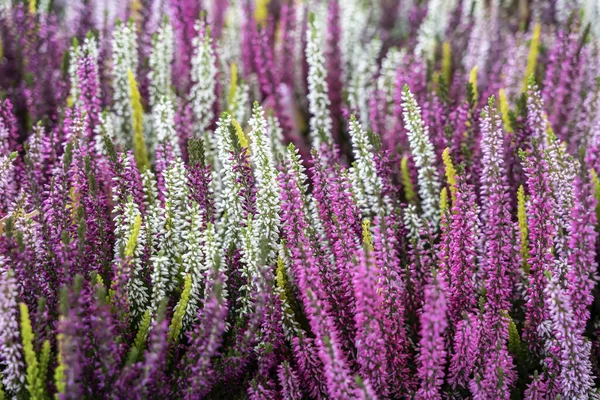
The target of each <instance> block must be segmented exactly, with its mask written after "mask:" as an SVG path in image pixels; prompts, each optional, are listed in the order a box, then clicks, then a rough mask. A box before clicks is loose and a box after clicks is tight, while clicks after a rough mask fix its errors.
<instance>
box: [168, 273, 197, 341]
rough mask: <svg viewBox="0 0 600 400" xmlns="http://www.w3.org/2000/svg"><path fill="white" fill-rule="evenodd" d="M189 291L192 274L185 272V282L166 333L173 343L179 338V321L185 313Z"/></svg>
mask: <svg viewBox="0 0 600 400" xmlns="http://www.w3.org/2000/svg"><path fill="white" fill-rule="evenodd" d="M191 292H192V276H191V275H190V274H187V275H186V276H185V283H184V287H183V292H182V293H181V298H180V299H179V303H178V304H177V309H176V310H175V313H174V314H173V319H172V320H171V325H170V326H169V333H168V335H167V339H168V341H169V342H171V343H174V342H175V341H176V340H177V339H178V338H179V334H180V333H181V322H182V321H183V316H184V315H185V309H186V307H187V304H188V302H189V301H190V293H191Z"/></svg>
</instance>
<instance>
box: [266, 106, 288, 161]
mask: <svg viewBox="0 0 600 400" xmlns="http://www.w3.org/2000/svg"><path fill="white" fill-rule="evenodd" d="M267 126H268V128H269V139H270V140H271V151H272V153H273V157H274V159H275V161H278V160H283V157H284V155H285V153H286V149H285V145H284V144H283V129H281V125H280V124H279V120H278V119H277V117H276V116H275V115H273V113H269V115H268V116H267Z"/></svg>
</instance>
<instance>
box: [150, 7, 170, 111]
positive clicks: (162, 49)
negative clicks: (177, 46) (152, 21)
mask: <svg viewBox="0 0 600 400" xmlns="http://www.w3.org/2000/svg"><path fill="white" fill-rule="evenodd" d="M174 40H175V39H174V34H173V27H172V26H171V24H170V23H169V21H168V20H167V18H166V17H165V19H164V20H163V22H162V24H161V25H160V27H159V29H158V32H157V33H156V35H155V36H154V39H153V43H152V51H151V52H150V59H149V60H148V62H149V64H150V72H149V73H148V78H149V80H150V85H149V87H148V92H149V94H150V107H152V109H154V106H155V105H157V104H158V103H159V102H161V101H162V99H163V97H165V96H166V97H167V98H169V100H171V101H172V98H173V89H172V88H171V85H172V82H171V76H172V73H171V70H172V68H171V64H172V63H173V59H174V57H175V50H174Z"/></svg>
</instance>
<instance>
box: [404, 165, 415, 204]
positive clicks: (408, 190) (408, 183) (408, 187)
mask: <svg viewBox="0 0 600 400" xmlns="http://www.w3.org/2000/svg"><path fill="white" fill-rule="evenodd" d="M400 175H401V178H402V186H403V187H404V195H405V196H406V201H408V202H409V203H411V204H415V203H416V201H417V195H416V194H415V188H414V186H413V183H412V180H411V179H410V171H409V169H408V157H407V156H404V157H402V161H401V162H400Z"/></svg>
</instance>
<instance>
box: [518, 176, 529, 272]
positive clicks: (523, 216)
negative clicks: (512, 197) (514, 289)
mask: <svg viewBox="0 0 600 400" xmlns="http://www.w3.org/2000/svg"><path fill="white" fill-rule="evenodd" d="M517 218H518V221H519V233H520V235H521V240H520V244H521V248H520V252H521V259H522V261H523V270H524V271H525V272H529V264H528V262H527V261H528V260H529V239H528V228H527V211H526V210H525V190H524V189H523V185H521V186H519V189H518V190H517Z"/></svg>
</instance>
